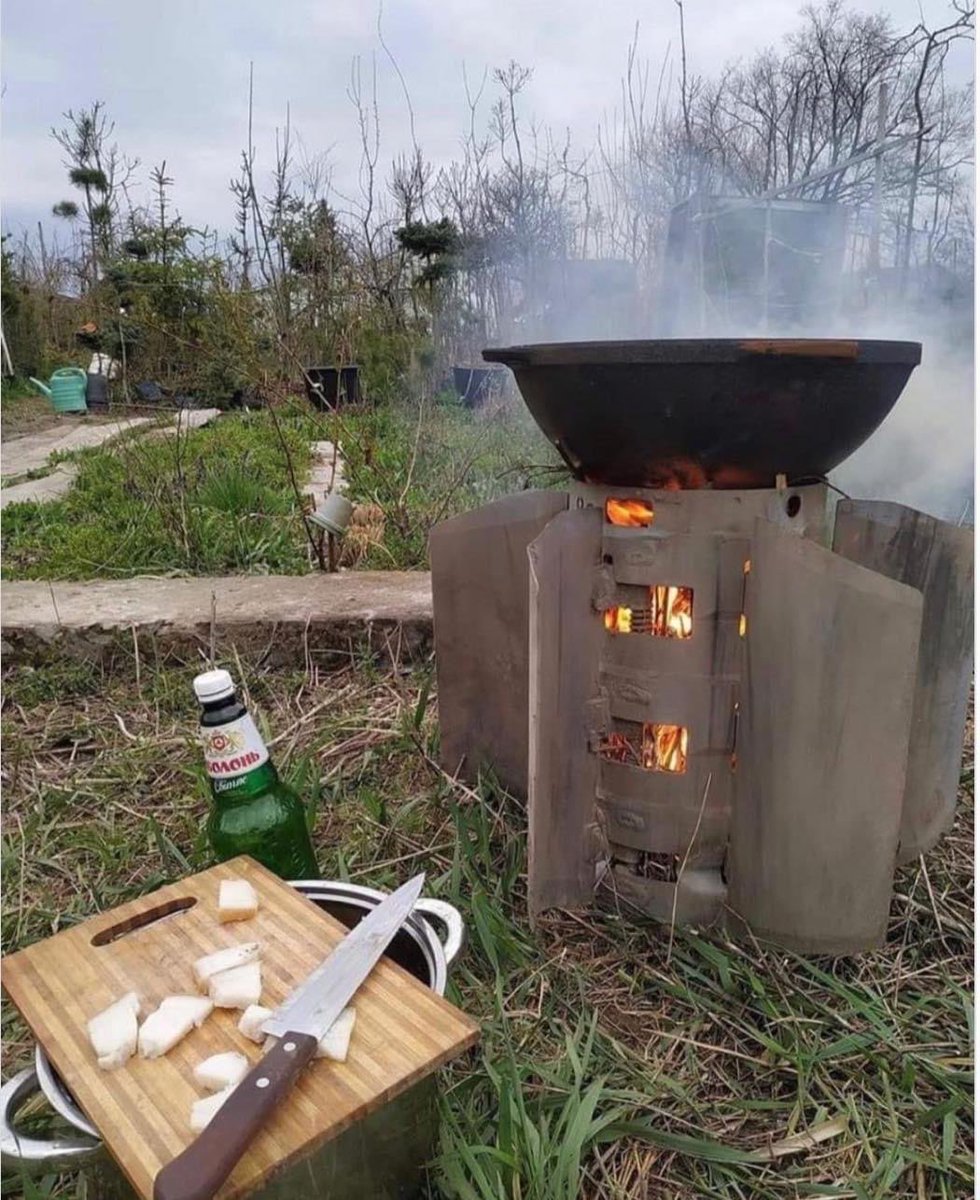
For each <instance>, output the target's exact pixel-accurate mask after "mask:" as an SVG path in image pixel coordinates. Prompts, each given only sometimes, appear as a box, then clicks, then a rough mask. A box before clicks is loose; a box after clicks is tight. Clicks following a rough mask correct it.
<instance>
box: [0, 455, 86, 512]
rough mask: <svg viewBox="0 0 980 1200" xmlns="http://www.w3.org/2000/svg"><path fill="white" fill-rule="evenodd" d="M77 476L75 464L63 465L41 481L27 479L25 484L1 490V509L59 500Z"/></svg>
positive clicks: (17, 484) (16, 484)
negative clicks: (10, 505)
mask: <svg viewBox="0 0 980 1200" xmlns="http://www.w3.org/2000/svg"><path fill="white" fill-rule="evenodd" d="M77 474H78V467H76V466H75V465H74V463H61V464H60V466H57V467H55V469H54V470H53V471H52V472H51V474H50V475H43V476H42V477H41V478H40V479H25V480H24V482H23V483H12V484H11V485H10V487H5V488H0V509H4V508H6V507H7V505H8V504H26V503H29V502H34V503H41V504H43V503H45V502H46V501H48V500H57V499H58V498H59V497H60V496H63V495H64V494H65V492H67V491H68V489H69V488H70V487H71V485H72V484H73V483H74V482H75V476H76V475H77Z"/></svg>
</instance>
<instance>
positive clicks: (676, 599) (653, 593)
mask: <svg viewBox="0 0 980 1200" xmlns="http://www.w3.org/2000/svg"><path fill="white" fill-rule="evenodd" d="M650 599H651V600H652V601H653V634H654V636H655V637H675V638H689V637H690V636H691V634H692V633H693V632H694V589H693V588H686V587H673V586H671V585H667V584H658V586H657V587H653V588H651V589H650Z"/></svg>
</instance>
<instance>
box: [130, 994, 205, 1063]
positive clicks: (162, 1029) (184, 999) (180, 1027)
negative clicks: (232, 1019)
mask: <svg viewBox="0 0 980 1200" xmlns="http://www.w3.org/2000/svg"><path fill="white" fill-rule="evenodd" d="M213 1007H214V1005H213V1004H212V1003H211V1001H210V1000H209V999H208V998H207V996H168V997H167V999H166V1000H164V1001H162V1002H161V1004H160V1007H159V1008H157V1009H156V1011H155V1012H152V1013H150V1015H149V1016H148V1017H147V1018H146V1020H145V1021H144V1022H143V1024H142V1025H141V1026H140V1031H139V1039H138V1046H139V1052H140V1057H141V1058H160V1057H161V1055H164V1054H166V1053H168V1051H170V1050H172V1049H173V1048H174V1046H176V1045H177V1043H178V1042H179V1041H181V1040H182V1039H183V1038H185V1037H186V1036H187V1035H188V1034H189V1033H190V1031H191V1030H192V1029H194V1028H195V1027H196V1026H200V1025H201V1024H202V1023H203V1021H204V1020H205V1018H206V1017H207V1016H208V1014H209V1013H210V1012H211V1010H212V1008H213Z"/></svg>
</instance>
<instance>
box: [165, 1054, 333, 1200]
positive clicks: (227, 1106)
mask: <svg viewBox="0 0 980 1200" xmlns="http://www.w3.org/2000/svg"><path fill="white" fill-rule="evenodd" d="M316 1048H317V1039H316V1038H315V1037H310V1036H309V1035H308V1034H303V1033H287V1034H286V1035H285V1037H282V1038H280V1039H279V1041H278V1042H277V1043H276V1045H275V1046H274V1047H273V1048H272V1049H271V1050H270V1051H269V1053H268V1054H266V1055H265V1056H264V1057H263V1058H262V1059H261V1060H260V1061H259V1062H258V1063H256V1065H255V1066H254V1067H253V1068H252V1069H251V1071H249V1073H248V1074H247V1075H246V1076H245V1078H244V1079H243V1080H242V1081H241V1083H240V1084H238V1086H237V1087H236V1088H235V1090H234V1091H233V1092H232V1094H231V1095H230V1096H229V1097H228V1099H227V1100H226V1101H225V1102H224V1104H222V1106H221V1107H220V1108H219V1109H218V1111H217V1112H216V1113H215V1115H214V1117H213V1118H212V1119H211V1121H210V1123H209V1124H208V1126H207V1128H206V1129H204V1130H203V1132H201V1133H199V1134H198V1136H197V1137H196V1138H195V1139H194V1141H193V1142H191V1144H190V1145H189V1146H188V1147H187V1149H186V1150H184V1151H183V1152H182V1153H181V1154H178V1155H177V1157H176V1158H175V1159H173V1160H172V1161H171V1162H168V1163H167V1165H166V1166H165V1167H164V1168H163V1169H162V1170H161V1171H160V1173H159V1174H158V1175H157V1177H156V1179H155V1180H154V1182H153V1200H211V1197H213V1196H214V1194H215V1192H217V1190H218V1188H220V1187H221V1185H222V1184H223V1183H224V1181H225V1180H226V1179H227V1178H228V1176H229V1175H230V1174H231V1172H232V1170H233V1168H234V1166H235V1163H237V1162H238V1160H239V1159H240V1158H241V1156H242V1155H243V1154H244V1153H245V1151H246V1150H247V1149H248V1147H249V1144H250V1143H251V1141H252V1138H253V1137H255V1135H256V1134H257V1133H258V1131H259V1129H260V1128H261V1126H262V1124H263V1123H264V1122H265V1120H266V1118H267V1117H268V1116H269V1114H270V1113H271V1112H272V1110H273V1109H274V1108H275V1107H276V1105H277V1104H278V1103H279V1101H280V1100H282V1099H283V1098H284V1097H285V1096H286V1095H287V1094H288V1092H289V1090H290V1088H291V1087H292V1086H293V1084H294V1083H295V1082H296V1080H297V1079H298V1077H299V1074H300V1072H301V1071H302V1070H303V1068H304V1067H305V1066H306V1065H307V1063H309V1062H310V1061H311V1060H312V1058H313V1056H314V1055H315V1054H316Z"/></svg>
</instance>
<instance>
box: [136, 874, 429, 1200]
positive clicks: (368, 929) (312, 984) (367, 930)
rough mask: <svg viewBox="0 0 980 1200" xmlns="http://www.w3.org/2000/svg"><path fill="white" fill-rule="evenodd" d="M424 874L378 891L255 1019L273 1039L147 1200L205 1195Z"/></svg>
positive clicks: (369, 964)
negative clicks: (360, 915) (378, 897)
mask: <svg viewBox="0 0 980 1200" xmlns="http://www.w3.org/2000/svg"><path fill="white" fill-rule="evenodd" d="M424 882H425V875H424V874H423V875H416V876H415V878H414V879H410V880H409V881H408V883H405V884H403V885H402V886H401V887H400V888H398V890H397V891H394V892H392V893H391V895H390V896H388V897H386V898H385V899H384V900H383V901H382V902H381V903H380V904H379V905H378V906H377V907H376V908H374V909H372V911H371V912H370V913H368V915H367V916H366V917H365V918H364V919H363V920H362V921H361V922H360V924H359V925H357V926H356V927H355V928H354V929H352V930H351V932H350V933H349V934H348V935H347V936H346V937H345V938H344V940H343V941H342V942H341V943H340V944H339V945H338V946H336V947H335V948H334V949H333V950H332V951H331V952H330V954H329V955H328V956H327V957H326V958H325V959H324V960H323V962H322V963H321V964H320V965H319V966H318V967H317V968H316V970H314V971H313V973H312V974H311V975H309V976H308V977H307V979H306V980H305V981H304V982H303V983H302V984H300V986H299V987H298V988H297V989H296V990H295V991H294V992H293V993H292V994H291V995H290V996H289V997H288V999H287V1000H286V1001H285V1003H284V1004H282V1005H281V1006H280V1007H279V1008H278V1009H277V1010H276V1012H275V1013H273V1015H272V1016H271V1017H270V1018H269V1019H268V1020H267V1021H266V1022H265V1024H264V1025H263V1027H262V1028H263V1031H264V1032H265V1033H271V1034H273V1035H275V1036H276V1037H277V1038H279V1041H278V1042H277V1043H276V1045H275V1046H274V1047H273V1048H272V1049H271V1050H270V1051H269V1053H268V1054H266V1055H264V1057H263V1058H261V1059H260V1060H259V1062H258V1063H256V1065H255V1066H254V1067H253V1068H252V1070H251V1071H249V1073H248V1074H247V1075H246V1076H245V1078H244V1079H243V1080H242V1081H241V1083H239V1084H238V1086H237V1087H236V1088H235V1090H234V1092H232V1094H231V1095H230V1096H229V1097H228V1099H227V1100H226V1101H225V1102H224V1104H223V1105H222V1106H221V1108H220V1109H219V1110H218V1112H217V1113H216V1114H215V1115H214V1117H213V1118H212V1119H211V1122H210V1124H209V1125H208V1126H207V1128H206V1129H205V1130H204V1131H203V1132H202V1133H200V1134H198V1136H197V1137H196V1138H195V1140H194V1141H193V1142H191V1144H190V1145H189V1146H188V1147H187V1149H186V1150H184V1151H183V1152H182V1153H181V1154H178V1155H177V1157H176V1158H175V1159H173V1160H172V1161H171V1162H169V1163H167V1165H166V1166H165V1167H164V1168H163V1169H162V1170H161V1171H160V1173H159V1174H158V1175H157V1177H156V1179H155V1180H154V1183H153V1200H211V1197H212V1196H214V1194H215V1192H216V1191H217V1190H218V1188H220V1187H221V1185H222V1184H223V1183H224V1181H225V1180H226V1179H227V1178H228V1176H229V1175H230V1174H231V1172H232V1169H233V1168H234V1166H235V1163H237V1162H238V1160H239V1159H240V1158H241V1156H242V1155H243V1154H244V1153H245V1151H246V1150H247V1149H248V1146H249V1144H250V1142H251V1141H252V1138H253V1137H254V1136H255V1134H256V1133H257V1132H258V1130H259V1129H260V1127H261V1126H262V1124H263V1122H264V1121H265V1120H266V1118H267V1117H268V1116H269V1114H270V1113H271V1112H272V1110H273V1109H274V1108H275V1107H276V1105H277V1104H278V1103H279V1101H280V1100H282V1099H283V1098H284V1097H285V1096H286V1094H287V1093H288V1091H289V1089H290V1088H291V1087H292V1085H293V1084H294V1083H295V1082H296V1080H297V1079H298V1077H299V1075H300V1072H301V1071H302V1070H303V1068H304V1067H305V1066H306V1065H307V1063H309V1062H310V1061H311V1060H312V1058H313V1057H314V1055H315V1054H316V1048H317V1044H318V1043H319V1041H320V1038H321V1037H323V1035H324V1034H325V1033H326V1032H327V1030H328V1029H329V1028H330V1026H331V1025H332V1024H333V1023H334V1021H335V1020H336V1019H337V1017H339V1016H340V1014H341V1012H342V1011H343V1009H344V1007H345V1006H346V1005H347V1003H348V1001H349V1000H350V998H351V996H353V995H354V993H355V992H356V991H357V989H358V988H359V987H360V986H361V984H362V983H363V982H364V980H365V979H366V978H367V977H368V975H370V973H371V971H372V969H373V968H374V965H375V963H376V962H377V961H378V959H379V958H380V957H381V956H382V954H384V952H385V950H386V949H387V947H388V944H389V943H390V941H391V939H392V938H393V937H394V936H395V934H396V933H397V932H398V930H399V929H400V928H401V926H402V924H403V922H404V921H405V919H406V917H407V916H408V915H409V913H411V911H412V909H413V907H414V906H415V902H416V900H418V898H419V894H420V893H421V891H422V885H423V883H424Z"/></svg>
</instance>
